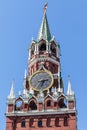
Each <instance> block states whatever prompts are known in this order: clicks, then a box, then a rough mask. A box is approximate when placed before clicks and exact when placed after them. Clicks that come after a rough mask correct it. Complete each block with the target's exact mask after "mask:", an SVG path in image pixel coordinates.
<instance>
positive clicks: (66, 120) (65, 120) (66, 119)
mask: <svg viewBox="0 0 87 130" xmlns="http://www.w3.org/2000/svg"><path fill="white" fill-rule="evenodd" d="M64 126H68V118H67V117H64Z"/></svg>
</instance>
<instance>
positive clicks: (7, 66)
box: [0, 0, 87, 130]
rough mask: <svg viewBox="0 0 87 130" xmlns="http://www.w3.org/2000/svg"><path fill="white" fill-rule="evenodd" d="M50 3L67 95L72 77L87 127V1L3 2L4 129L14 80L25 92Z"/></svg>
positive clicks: (81, 123) (0, 117) (0, 116)
mask: <svg viewBox="0 0 87 130" xmlns="http://www.w3.org/2000/svg"><path fill="white" fill-rule="evenodd" d="M45 2H48V9H47V17H48V22H49V26H50V30H51V34H52V35H54V36H55V39H56V40H57V41H59V42H60V46H61V54H62V56H61V65H62V76H63V79H64V86H65V92H66V90H67V79H68V75H70V76H71V83H72V88H73V90H74V92H75V95H76V103H77V111H78V115H77V117H78V130H84V129H85V128H86V123H87V117H86V116H87V112H86V109H87V108H86V107H87V102H86V99H87V87H86V86H87V85H86V81H87V68H86V67H87V59H86V57H87V0H55V1H54V0H48V1H46V0H0V88H1V90H0V129H1V130H5V124H6V123H5V112H6V98H7V96H8V95H9V91H10V88H11V83H12V80H14V84H15V94H16V95H18V91H19V90H22V89H23V76H24V70H25V68H27V60H28V51H27V49H28V48H29V44H30V42H31V39H32V37H34V39H35V40H36V39H37V36H38V31H39V28H40V24H41V21H42V17H43V5H44V3H45Z"/></svg>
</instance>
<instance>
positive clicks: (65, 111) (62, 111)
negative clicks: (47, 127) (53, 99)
mask: <svg viewBox="0 0 87 130" xmlns="http://www.w3.org/2000/svg"><path fill="white" fill-rule="evenodd" d="M72 113H75V114H76V113H77V112H76V110H75V109H72V110H69V109H60V110H52V109H51V110H43V111H41V112H39V111H37V110H36V111H29V112H24V111H14V112H9V113H6V116H7V117H10V116H11V117H12V116H13V117H14V116H38V115H49V114H50V115H58V114H59V115H60V114H72Z"/></svg>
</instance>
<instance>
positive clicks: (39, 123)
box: [38, 119, 42, 127]
mask: <svg viewBox="0 0 87 130" xmlns="http://www.w3.org/2000/svg"><path fill="white" fill-rule="evenodd" d="M38 127H42V120H41V119H40V120H38Z"/></svg>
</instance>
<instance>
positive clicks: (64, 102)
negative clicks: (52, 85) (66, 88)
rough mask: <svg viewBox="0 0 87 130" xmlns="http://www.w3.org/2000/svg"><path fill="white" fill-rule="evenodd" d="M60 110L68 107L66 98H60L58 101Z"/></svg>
mask: <svg viewBox="0 0 87 130" xmlns="http://www.w3.org/2000/svg"><path fill="white" fill-rule="evenodd" d="M58 106H59V108H66V107H67V100H66V99H65V98H60V99H59V100H58Z"/></svg>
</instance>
